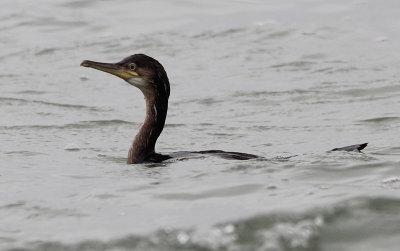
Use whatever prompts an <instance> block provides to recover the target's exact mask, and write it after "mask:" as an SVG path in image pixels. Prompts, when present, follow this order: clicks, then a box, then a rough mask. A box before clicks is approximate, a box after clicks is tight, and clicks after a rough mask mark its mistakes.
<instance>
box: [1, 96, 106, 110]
mask: <svg viewBox="0 0 400 251" xmlns="http://www.w3.org/2000/svg"><path fill="white" fill-rule="evenodd" d="M2 101H5V102H20V103H25V104H42V105H49V106H57V107H62V108H67V109H78V110H82V109H86V110H90V111H108V110H109V109H104V108H99V107H94V106H86V105H75V104H61V103H54V102H47V101H42V100H30V99H22V98H9V97H0V102H2Z"/></svg>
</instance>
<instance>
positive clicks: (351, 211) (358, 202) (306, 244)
mask: <svg viewBox="0 0 400 251" xmlns="http://www.w3.org/2000/svg"><path fill="white" fill-rule="evenodd" d="M399 210H400V201H399V200H393V199H386V198H356V199H351V200H347V201H344V202H339V203H337V204H334V205H332V206H330V207H326V208H318V209H311V210H309V211H306V212H304V213H290V214H289V213H285V212H276V213H272V214H264V215H259V216H254V217H250V218H247V219H243V220H238V221H232V222H225V223H220V224H217V225H215V226H212V227H210V228H206V229H172V230H171V229H169V230H159V231H157V232H155V233H153V234H149V235H145V236H136V235H129V236H126V237H122V238H119V239H113V240H109V241H103V240H88V241H83V242H79V243H77V244H63V243H59V242H39V243H34V244H33V245H32V244H30V245H29V247H25V248H23V249H21V250H27V251H28V250H114V249H118V250H135V249H138V250H158V249H162V250H260V251H261V250H266V251H269V250H270V251H272V250H273V251H276V250H296V251H301V250H304V251H305V250H319V249H323V250H325V249H326V250H364V249H363V248H362V246H364V247H365V246H368V247H369V248H370V249H369V250H381V249H383V250H396V248H397V245H396V242H395V241H392V242H391V241H390V240H392V239H393V240H394V239H396V238H397V237H398V235H399V234H400V229H399V228H398V226H399V224H400V216H399V214H398V212H399ZM371 237H373V238H371ZM387 240H389V241H387ZM360 245H362V246H360Z"/></svg>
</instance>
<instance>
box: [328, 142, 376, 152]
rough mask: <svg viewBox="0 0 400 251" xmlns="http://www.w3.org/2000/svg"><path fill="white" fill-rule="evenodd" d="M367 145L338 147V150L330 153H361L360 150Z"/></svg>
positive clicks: (335, 149)
mask: <svg viewBox="0 0 400 251" xmlns="http://www.w3.org/2000/svg"><path fill="white" fill-rule="evenodd" d="M367 145H368V143H364V144H358V145H351V146H345V147H339V148H333V149H332V150H331V151H346V152H352V151H356V150H357V151H359V152H361V150H362V149H364V148H365V147H367Z"/></svg>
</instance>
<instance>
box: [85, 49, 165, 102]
mask: <svg viewBox="0 0 400 251" xmlns="http://www.w3.org/2000/svg"><path fill="white" fill-rule="evenodd" d="M81 66H84V67H90V68H93V69H97V70H100V71H104V72H107V73H110V74H113V75H115V76H117V77H120V78H122V79H123V80H125V81H126V82H128V83H129V84H131V85H133V86H135V87H137V88H139V89H140V90H141V91H142V92H143V94H144V96H145V97H146V98H151V97H156V96H158V97H166V98H167V99H168V97H169V92H170V89H169V88H170V87H169V80H168V76H167V73H166V72H165V70H164V67H163V66H162V65H161V64H160V63H159V62H158V61H157V60H155V59H154V58H152V57H149V56H146V55H144V54H135V55H132V56H129V57H127V58H124V59H123V60H121V61H120V62H118V63H100V62H94V61H89V60H85V61H83V62H82V63H81Z"/></svg>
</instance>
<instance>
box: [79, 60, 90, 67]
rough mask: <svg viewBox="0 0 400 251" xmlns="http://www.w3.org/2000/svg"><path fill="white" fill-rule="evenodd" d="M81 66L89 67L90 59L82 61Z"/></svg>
mask: <svg viewBox="0 0 400 251" xmlns="http://www.w3.org/2000/svg"><path fill="white" fill-rule="evenodd" d="M81 66H84V67H88V66H89V63H88V61H87V60H83V61H82V63H81Z"/></svg>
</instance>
